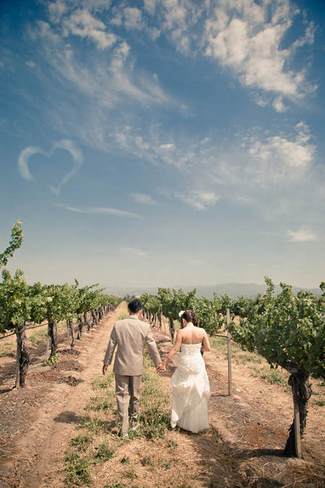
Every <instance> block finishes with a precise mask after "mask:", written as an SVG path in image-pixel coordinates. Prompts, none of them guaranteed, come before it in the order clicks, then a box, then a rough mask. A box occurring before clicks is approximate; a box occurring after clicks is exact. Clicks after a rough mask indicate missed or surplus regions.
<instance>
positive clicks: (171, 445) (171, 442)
mask: <svg viewBox="0 0 325 488" xmlns="http://www.w3.org/2000/svg"><path fill="white" fill-rule="evenodd" d="M167 447H168V448H169V449H172V450H174V449H176V448H177V442H176V441H174V440H173V439H169V441H168V442H167Z"/></svg>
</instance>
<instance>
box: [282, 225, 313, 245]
mask: <svg viewBox="0 0 325 488" xmlns="http://www.w3.org/2000/svg"><path fill="white" fill-rule="evenodd" d="M288 238H289V241H290V242H312V241H317V236H316V234H315V233H314V232H313V231H312V230H311V229H309V228H308V227H300V228H299V229H296V230H288Z"/></svg>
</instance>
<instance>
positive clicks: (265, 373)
mask: <svg viewBox="0 0 325 488" xmlns="http://www.w3.org/2000/svg"><path fill="white" fill-rule="evenodd" d="M255 372H256V376H258V377H259V378H261V379H262V380H264V381H266V383H269V384H270V385H281V386H285V387H288V381H287V380H286V379H285V378H284V377H283V376H282V374H281V373H280V372H279V371H277V370H276V369H269V370H263V369H262V370H260V369H255Z"/></svg>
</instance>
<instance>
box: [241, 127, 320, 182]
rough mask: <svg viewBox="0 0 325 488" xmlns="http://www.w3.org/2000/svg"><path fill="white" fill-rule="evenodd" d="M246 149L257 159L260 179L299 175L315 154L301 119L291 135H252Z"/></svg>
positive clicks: (310, 163)
mask: <svg viewBox="0 0 325 488" xmlns="http://www.w3.org/2000/svg"><path fill="white" fill-rule="evenodd" d="M247 150H248V153H249V154H250V155H251V156H252V157H253V158H254V159H255V160H256V161H258V162H259V163H260V164H259V167H256V176H257V177H258V178H259V179H260V180H261V181H265V180H266V179H270V180H273V181H278V180H279V179H283V178H287V177H289V178H295V177H297V176H301V175H302V174H303V173H304V172H305V171H306V170H307V169H308V168H310V166H311V165H312V163H313V160H314V154H315V146H314V144H313V143H312V141H311V136H310V132H309V129H308V127H307V126H306V125H305V124H303V123H302V122H300V123H298V124H297V125H296V128H295V133H294V134H293V135H273V136H267V137H266V138H264V139H261V138H259V137H255V138H253V139H252V140H251V141H250V142H249V143H248V144H247ZM258 175H259V176H258Z"/></svg>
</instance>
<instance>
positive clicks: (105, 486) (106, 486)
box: [104, 483, 126, 488]
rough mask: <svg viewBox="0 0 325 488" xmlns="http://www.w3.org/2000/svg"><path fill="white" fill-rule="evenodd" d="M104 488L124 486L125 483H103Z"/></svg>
mask: <svg viewBox="0 0 325 488" xmlns="http://www.w3.org/2000/svg"><path fill="white" fill-rule="evenodd" d="M104 488H126V485H123V484H121V483H113V484H112V485H108V484H106V485H104Z"/></svg>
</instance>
